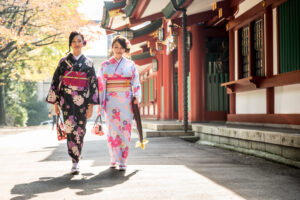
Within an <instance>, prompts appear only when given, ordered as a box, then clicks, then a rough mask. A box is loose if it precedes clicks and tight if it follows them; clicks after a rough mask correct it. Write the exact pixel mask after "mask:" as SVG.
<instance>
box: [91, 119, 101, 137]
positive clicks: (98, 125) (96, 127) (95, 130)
mask: <svg viewBox="0 0 300 200" xmlns="http://www.w3.org/2000/svg"><path fill="white" fill-rule="evenodd" d="M92 133H93V134H95V135H99V136H102V135H104V132H103V128H102V118H101V114H99V115H98V116H97V118H96V120H95V123H94V126H93V128H92Z"/></svg>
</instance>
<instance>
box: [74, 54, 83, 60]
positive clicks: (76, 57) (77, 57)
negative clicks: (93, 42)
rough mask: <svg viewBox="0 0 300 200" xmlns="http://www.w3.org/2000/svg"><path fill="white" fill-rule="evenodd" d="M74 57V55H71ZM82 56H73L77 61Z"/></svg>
mask: <svg viewBox="0 0 300 200" xmlns="http://www.w3.org/2000/svg"><path fill="white" fill-rule="evenodd" d="M73 56H74V55H73ZM81 56H82V53H81V54H79V56H74V58H75V60H79V58H80V57H81Z"/></svg>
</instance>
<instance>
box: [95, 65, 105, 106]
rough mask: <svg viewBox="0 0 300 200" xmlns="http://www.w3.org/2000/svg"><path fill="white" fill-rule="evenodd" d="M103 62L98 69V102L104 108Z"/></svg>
mask: <svg viewBox="0 0 300 200" xmlns="http://www.w3.org/2000/svg"><path fill="white" fill-rule="evenodd" d="M103 65H104V64H101V66H100V69H99V71H98V77H97V78H98V89H99V103H100V105H101V107H102V108H105V86H106V84H105V79H104V76H103V68H104V66H103Z"/></svg>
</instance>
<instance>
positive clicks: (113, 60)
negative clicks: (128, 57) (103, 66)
mask: <svg viewBox="0 0 300 200" xmlns="http://www.w3.org/2000/svg"><path fill="white" fill-rule="evenodd" d="M109 62H110V63H111V64H116V63H117V61H116V59H115V58H114V57H112V58H111V59H109Z"/></svg>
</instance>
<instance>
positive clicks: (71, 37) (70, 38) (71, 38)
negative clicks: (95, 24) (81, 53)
mask: <svg viewBox="0 0 300 200" xmlns="http://www.w3.org/2000/svg"><path fill="white" fill-rule="evenodd" d="M76 35H80V37H81V38H82V40H83V45H84V46H85V45H86V41H85V40H84V36H83V35H82V34H81V33H79V32H77V31H72V32H71V33H70V36H69V51H68V53H69V52H70V47H71V44H72V41H73V39H74V37H75V36H76Z"/></svg>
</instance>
